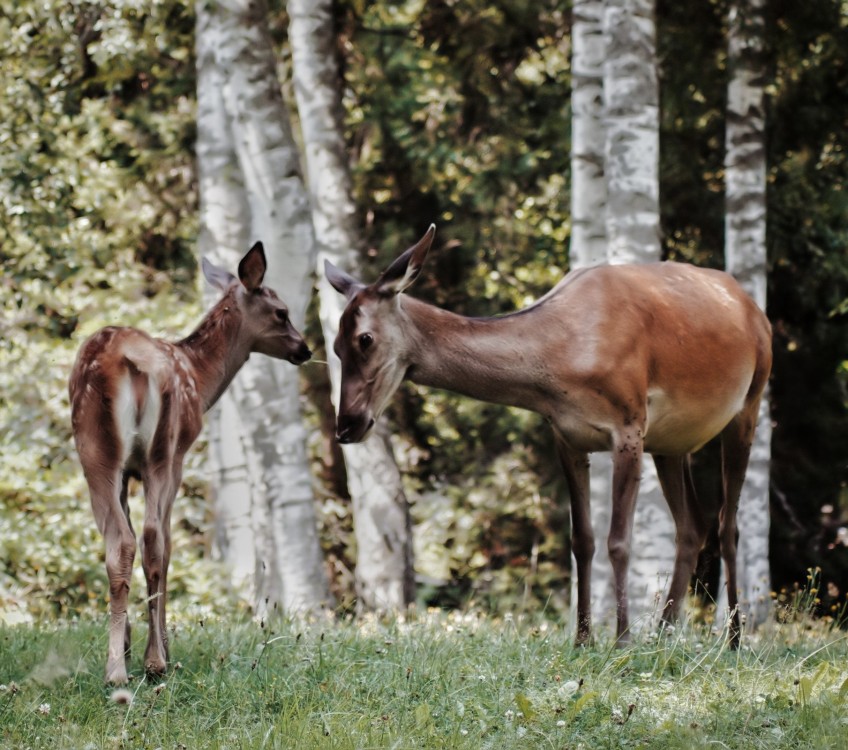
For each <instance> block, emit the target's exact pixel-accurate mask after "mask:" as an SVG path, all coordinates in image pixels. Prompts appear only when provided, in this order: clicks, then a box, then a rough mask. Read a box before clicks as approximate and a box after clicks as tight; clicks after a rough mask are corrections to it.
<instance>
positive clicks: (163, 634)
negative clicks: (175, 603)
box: [141, 468, 177, 676]
mask: <svg viewBox="0 0 848 750" xmlns="http://www.w3.org/2000/svg"><path fill="white" fill-rule="evenodd" d="M176 492H177V485H175V484H174V482H173V473H172V472H171V471H170V470H168V469H167V468H162V469H158V470H153V471H151V472H149V473H147V474H146V475H145V477H144V496H145V511H144V529H143V531H142V535H141V539H142V544H141V562H142V567H143V568H144V576H145V578H146V579H147V611H148V624H149V629H148V634H147V648H146V649H145V652H144V669H145V671H146V672H147V673H148V674H150V675H157V676H158V675H162V674H164V673H165V670H166V669H167V666H168V646H167V631H166V628H165V596H166V591H165V589H166V586H167V577H168V564H169V562H170V551H171V533H170V528H169V525H170V521H171V506H172V505H173V502H174V496H175V495H176Z"/></svg>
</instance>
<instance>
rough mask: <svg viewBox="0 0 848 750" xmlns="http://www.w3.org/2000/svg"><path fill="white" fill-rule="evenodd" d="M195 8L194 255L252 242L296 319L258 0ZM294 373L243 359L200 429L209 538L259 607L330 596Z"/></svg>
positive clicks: (301, 197)
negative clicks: (211, 511) (206, 457)
mask: <svg viewBox="0 0 848 750" xmlns="http://www.w3.org/2000/svg"><path fill="white" fill-rule="evenodd" d="M196 11H197V65H198V89H199V90H198V146H197V153H198V166H199V172H200V197H201V236H200V243H199V244H200V248H201V252H204V253H207V254H209V255H212V256H213V257H216V259H218V260H224V259H223V258H222V257H221V256H224V255H226V256H229V257H231V256H232V255H233V254H234V253H236V252H243V249H244V248H245V247H247V246H248V242H249V241H250V240H253V239H261V240H262V241H263V243H264V244H265V247H266V250H267V252H268V254H269V269H268V274H267V276H266V278H267V281H268V284H269V285H270V286H272V287H274V288H275V289H276V290H277V291H278V292H279V293H280V295H281V297H282V298H283V299H284V300H285V302H286V304H287V305H288V306H289V312H290V315H291V318H292V321H293V322H294V323H295V325H296V326H298V327H300V326H302V324H303V321H304V318H305V313H306V305H307V302H308V298H309V291H310V289H311V280H310V276H311V272H312V269H313V266H314V258H315V243H314V236H313V232H312V224H311V216H310V210H309V201H308V196H307V194H306V191H305V188H304V186H303V182H302V179H301V176H300V169H299V161H298V153H297V150H296V148H295V145H294V140H293V138H292V133H291V129H290V125H289V116H288V111H287V109H286V106H285V103H284V101H283V98H282V95H281V92H280V86H279V82H278V80H277V76H276V61H275V56H274V52H273V48H272V46H271V44H270V37H269V35H268V32H267V28H266V24H267V8H266V6H265V3H264V2H262V1H261V0H223V1H221V2H217V3H204V2H198V3H197V5H196ZM298 377H299V376H298V373H297V370H296V369H295V368H293V367H291V366H290V365H288V364H287V363H282V362H277V361H274V360H269V359H267V358H253V359H251V360H250V361H249V362H248V363H247V364H246V365H245V367H244V369H243V370H242V372H241V373H240V375H239V377H238V378H237V380H236V381H235V382H234V383H233V386H232V387H231V389H230V390H229V391H228V392H227V394H225V397H224V398H223V399H222V401H223V403H222V404H221V407H220V413H219V414H218V415H216V417H215V418H214V419H213V421H212V422H211V425H210V427H211V429H212V430H213V435H212V437H211V439H210V443H211V445H212V446H213V449H214V450H213V452H214V455H215V457H216V459H217V460H216V467H217V472H216V473H217V478H218V479H219V480H220V481H221V485H220V488H219V490H218V492H217V508H218V510H219V519H220V525H221V533H220V535H219V537H220V538H221V539H222V541H223V542H224V548H225V557H226V558H227V559H229V560H230V561H243V562H240V563H238V564H237V565H236V568H237V571H238V575H239V578H240V581H241V582H243V581H244V579H246V577H247V575H248V573H249V571H250V569H251V568H252V569H254V571H256V576H255V585H254V586H253V590H252V592H251V593H252V596H253V599H254V603H255V605H256V608H257V613H258V614H259V615H264V614H265V609H266V608H267V607H269V606H274V605H276V604H279V605H281V607H282V609H283V610H284V611H286V612H295V613H296V612H302V611H310V610H316V609H318V608H320V607H322V606H326V605H327V604H329V602H330V594H329V587H328V583H327V577H326V573H325V571H324V568H323V561H322V556H321V550H320V546H319V543H318V536H317V527H316V516H315V508H314V497H313V491H312V480H311V475H310V471H309V465H308V460H307V451H306V430H305V427H304V425H303V421H302V419H301V410H300V403H299V398H300V394H299V381H298ZM248 496H249V498H250V500H249V501H248V500H247V497H248ZM248 516H249V518H250V522H249V523H248ZM248 528H250V531H251V532H252V536H253V538H252V539H251V533H249V532H248ZM251 546H253V547H255V548H256V554H255V555H254V554H253V553H252V551H251V549H250V548H251Z"/></svg>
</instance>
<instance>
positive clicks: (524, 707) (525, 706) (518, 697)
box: [515, 693, 536, 721]
mask: <svg viewBox="0 0 848 750" xmlns="http://www.w3.org/2000/svg"><path fill="white" fill-rule="evenodd" d="M515 702H516V703H517V704H518V709H519V710H520V711H521V713H522V714H523V715H524V718H525V719H527V721H532V719H533V717H535V716H536V711H535V709H534V708H533V704H532V703H531V702H530V699H529V698H528V697H527V696H526V695H524V694H523V693H516V694H515Z"/></svg>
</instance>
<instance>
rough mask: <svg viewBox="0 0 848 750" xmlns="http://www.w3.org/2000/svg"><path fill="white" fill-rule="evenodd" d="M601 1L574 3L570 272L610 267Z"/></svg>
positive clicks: (591, 0)
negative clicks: (605, 175) (607, 227)
mask: <svg viewBox="0 0 848 750" xmlns="http://www.w3.org/2000/svg"><path fill="white" fill-rule="evenodd" d="M603 12H604V2H603V0H575V2H574V10H573V25H572V29H571V35H572V58H571V86H572V87H571V249H570V254H569V259H570V267H571V269H572V270H574V269H577V268H584V267H586V266H595V265H598V264H601V263H607V262H609V259H608V257H607V232H606V222H605V212H606V202H607V187H606V180H605V178H604V148H605V143H606V139H605V137H604V121H603V113H604V92H603V63H604V50H605V48H604V36H603V28H602V19H603Z"/></svg>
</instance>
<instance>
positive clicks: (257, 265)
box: [238, 242, 268, 292]
mask: <svg viewBox="0 0 848 750" xmlns="http://www.w3.org/2000/svg"><path fill="white" fill-rule="evenodd" d="M267 268H268V263H267V261H266V260H265V248H264V247H262V243H261V242H257V243H256V244H255V245H254V246H253V247H252V248H250V250H248V251H247V255H245V256H244V257H243V258H242V259H241V261H240V262H239V267H238V275H239V281H241V283H242V285H243V286H244V288H245V289H247V291H248V292H252V291H254V290H256V289H259V287H261V286H262V279H264V278H265V271H266V269H267Z"/></svg>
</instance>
